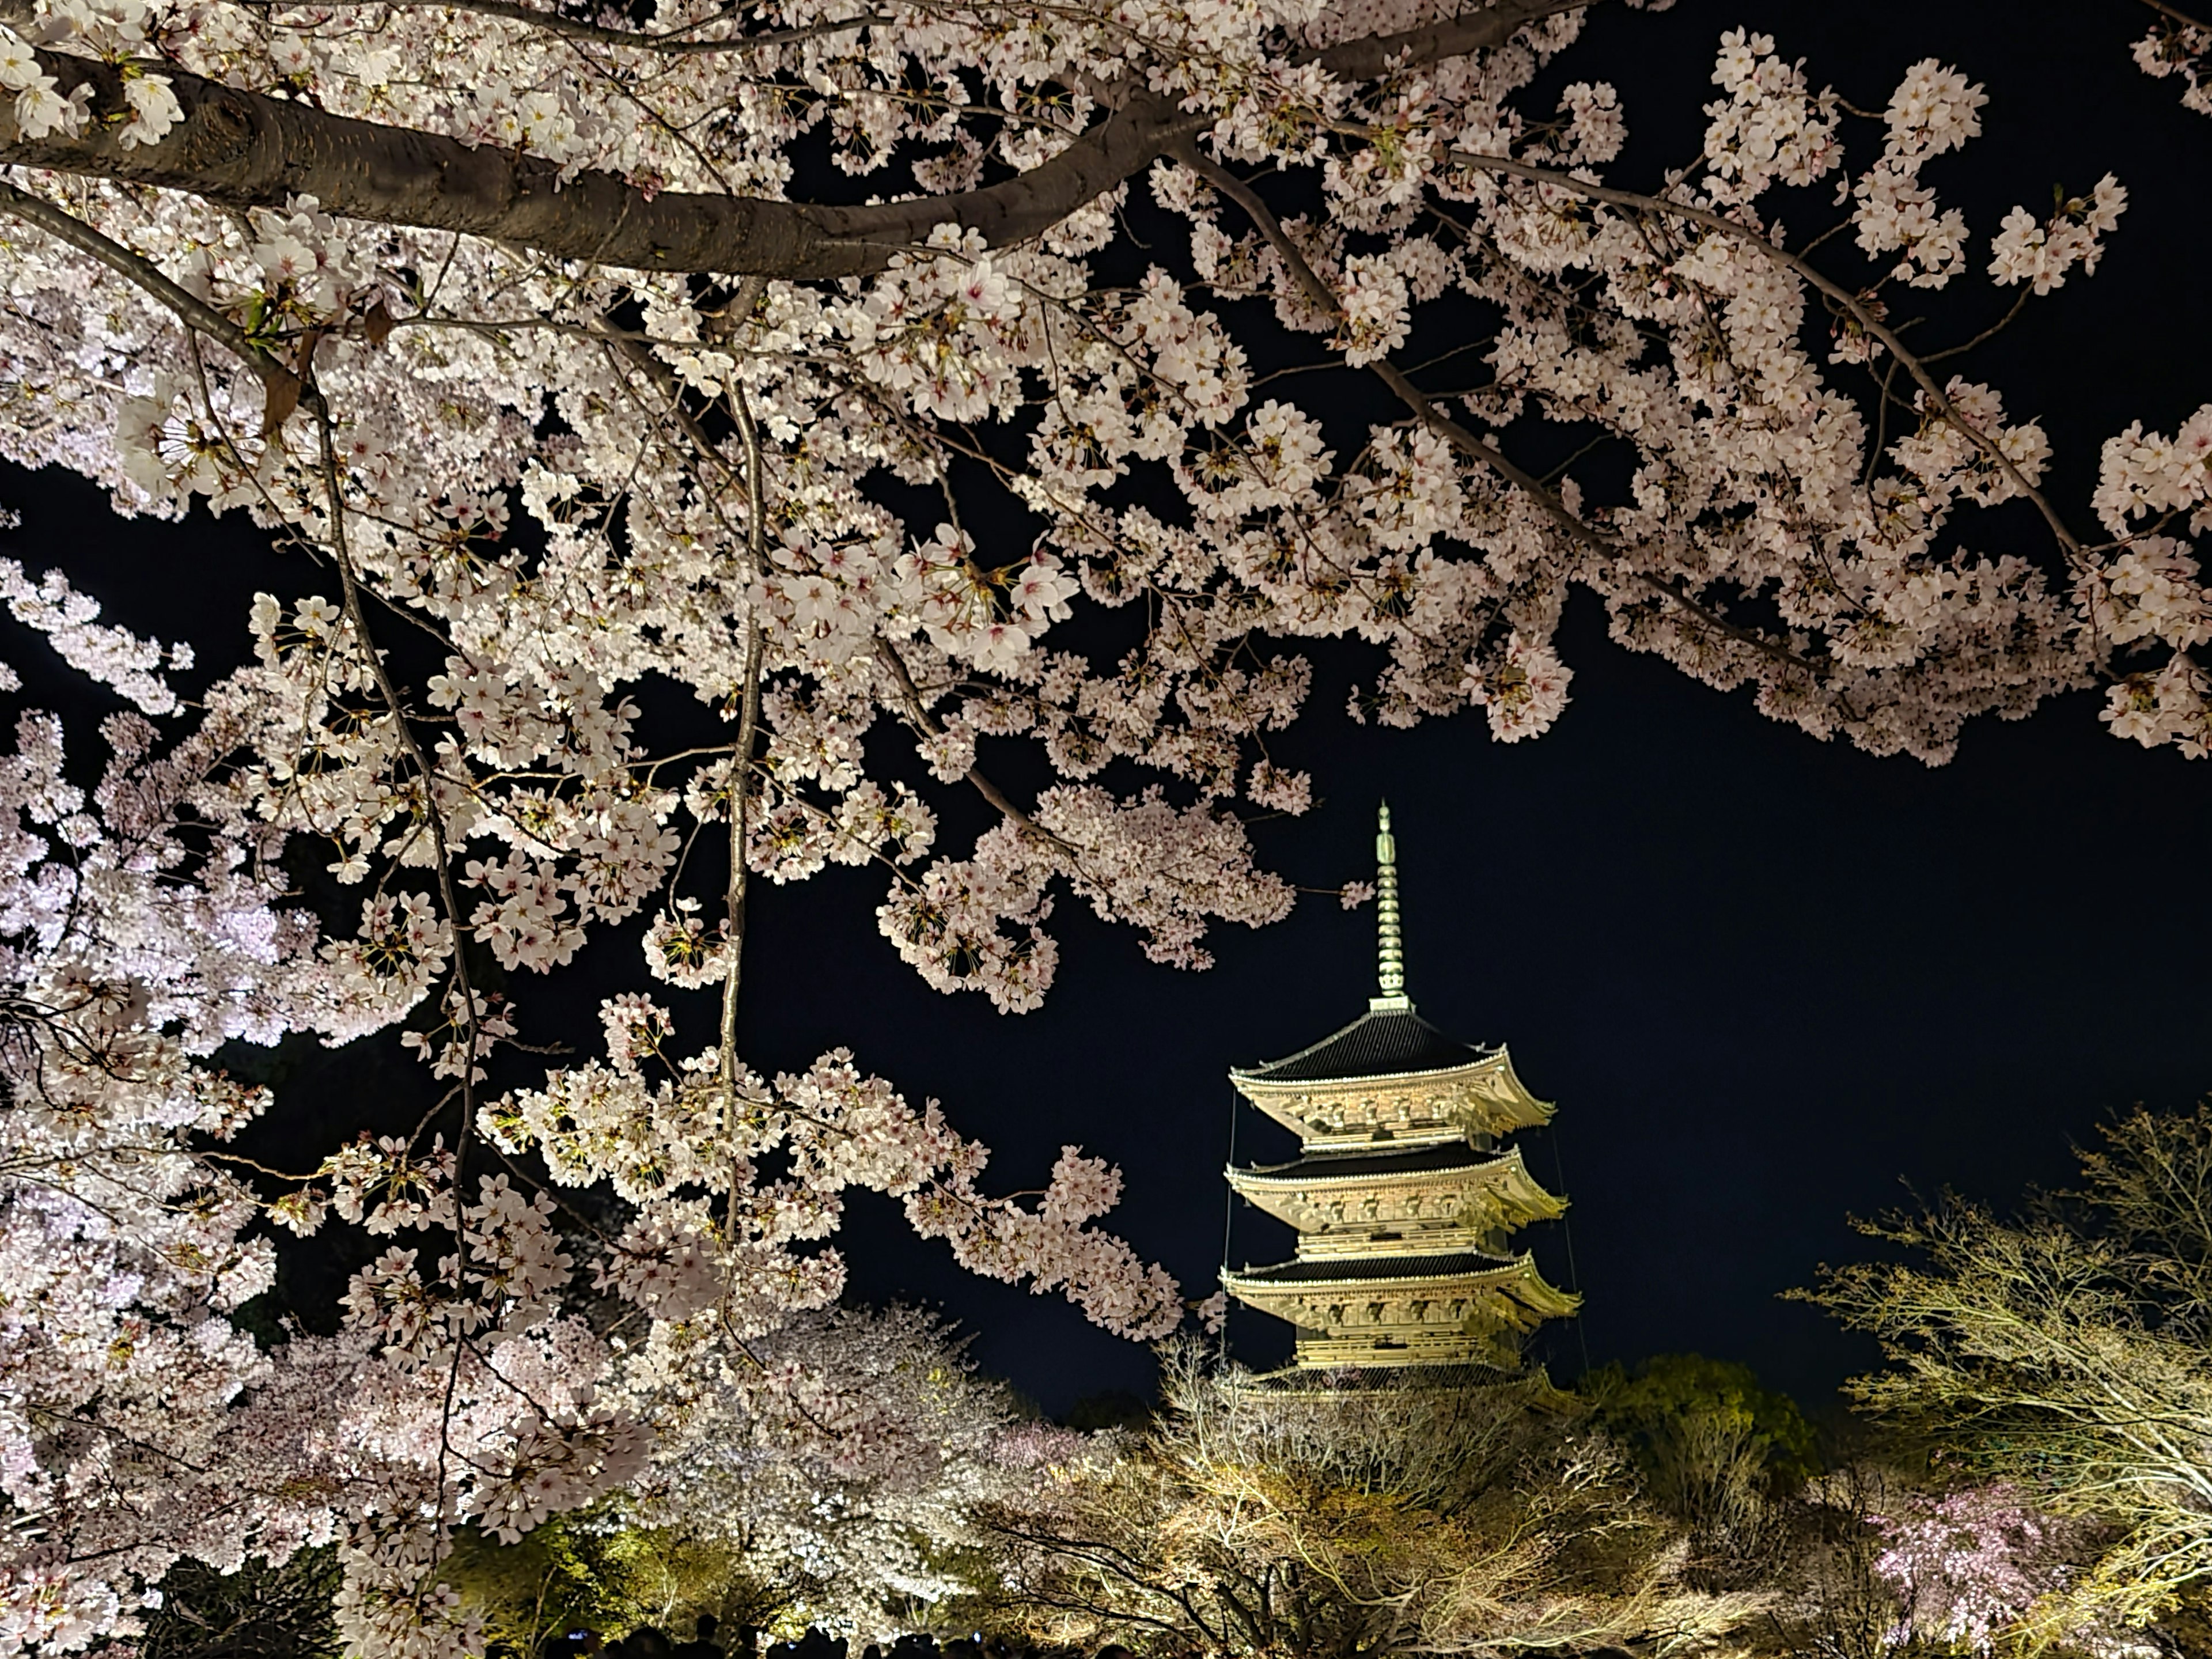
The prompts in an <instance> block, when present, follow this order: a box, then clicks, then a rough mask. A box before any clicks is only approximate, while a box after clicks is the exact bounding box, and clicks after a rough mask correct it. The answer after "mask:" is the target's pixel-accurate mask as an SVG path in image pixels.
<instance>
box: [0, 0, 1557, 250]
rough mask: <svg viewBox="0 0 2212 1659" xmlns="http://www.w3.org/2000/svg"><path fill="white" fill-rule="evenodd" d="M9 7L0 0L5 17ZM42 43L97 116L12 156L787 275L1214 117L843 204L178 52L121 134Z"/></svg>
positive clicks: (1492, 31)
mask: <svg viewBox="0 0 2212 1659" xmlns="http://www.w3.org/2000/svg"><path fill="white" fill-rule="evenodd" d="M1575 3H1576V0H1498V3H1497V4H1494V5H1492V6H1490V7H1488V8H1486V9H1481V10H1477V11H1470V12H1466V13H1462V14H1461V15H1458V16H1455V17H1452V18H1449V19H1447V20H1445V21H1443V22H1440V23H1436V24H1431V25H1430V26H1428V27H1424V28H1419V29H1413V30H1408V31H1407V32H1406V33H1401V34H1396V35H1384V36H1372V37H1369V38H1366V39H1363V40H1351V41H1346V42H1345V43H1343V44H1342V45H1340V46H1332V47H1329V48H1328V49H1327V50H1325V51H1322V52H1316V53H1313V54H1310V56H1311V58H1313V59H1314V60H1316V61H1318V62H1319V63H1320V64H1322V67H1323V68H1325V69H1327V70H1329V72H1330V73H1331V74H1333V75H1335V76H1338V77H1340V78H1342V79H1346V80H1361V79H1367V78H1371V77H1372V76H1376V75H1377V74H1379V73H1381V72H1382V70H1383V66H1384V64H1385V63H1386V61H1387V60H1389V58H1392V57H1394V56H1395V57H1401V58H1402V59H1403V61H1405V62H1406V63H1407V64H1432V63H1436V62H1439V61H1442V60H1443V59H1445V58H1456V57H1463V56H1465V55H1466V54H1468V52H1476V51H1480V50H1481V49H1482V48H1484V47H1486V46H1497V45H1499V44H1501V43H1502V42H1504V40H1507V39H1509V38H1510V36H1511V35H1512V34H1513V33H1514V32H1515V31H1516V29H1519V28H1520V27H1522V26H1523V25H1524V24H1526V23H1529V22H1532V21H1535V20H1536V19H1538V18H1541V17H1545V16H1548V15H1552V14H1553V13H1556V12H1561V11H1566V10H1571V9H1574V5H1575ZM7 9H8V8H6V7H4V6H0V16H4V15H6V12H7ZM38 56H39V60H40V64H41V65H42V66H43V67H44V68H45V70H46V72H47V73H48V74H50V75H52V76H53V77H54V79H55V81H56V82H57V86H58V91H59V92H60V94H62V96H64V97H68V96H69V95H70V94H71V93H72V92H73V91H74V90H75V89H76V88H77V87H79V86H84V87H87V88H89V89H90V92H91V108H92V118H91V119H89V120H88V121H86V122H85V123H84V128H83V131H82V132H80V133H78V134H76V135H74V136H72V135H70V134H67V133H63V132H52V133H49V134H47V135H46V137H43V138H38V139H31V138H27V137H24V135H23V133H22V131H21V127H20V125H18V123H17V121H16V119H15V109H14V100H12V99H0V163H5V164H12V165H15V166H19V167H44V168H49V169H51V170H52V171H54V172H57V173H73V174H78V175H82V176H86V177H90V178H97V179H115V180H117V181H118V182H122V183H128V184H134V185H153V186H155V187H158V188H161V189H164V190H174V191H183V192H185V194H188V195H191V196H197V197H203V198H204V199H206V200H208V201H210V202H216V203H220V204H222V205H224V206H226V207H234V208H253V207H260V208H272V209H278V210H281V209H283V207H284V206H285V204H286V203H287V202H288V201H289V199H290V198H291V197H295V196H313V197H315V198H316V199H317V200H318V201H319V202H320V203H321V204H322V206H323V209H324V210H325V212H329V213H335V214H337V215H340V216H343V217H346V218H350V219H361V220H366V221H368V222H372V223H376V224H387V225H407V226H412V227H414V228H417V229H423V230H449V231H459V232H461V233H463V234H467V235H471V236H483V237H488V238H490V239H493V240H498V241H504V242H511V243H515V244H519V245H520V246H525V247H528V248H532V249H534V250H536V251H537V252H541V253H544V254H548V255H550V256H552V257H554V258H562V259H577V260H585V261H589V262H592V263H594V264H606V265H616V266H622V267H626V268H629V269H634V270H665V271H711V272H716V273H720V274H723V275H727V276H775V277H782V278H786V279H788V280H794V281H796V280H805V279H819V278H827V277H836V276H865V275H867V274H869V273H871V272H873V271H877V270H882V269H883V268H884V266H885V265H886V264H889V263H890V259H891V257H892V256H893V255H894V254H895V253H897V252H900V251H902V249H907V248H911V247H913V246H916V245H917V244H920V243H922V242H924V241H926V240H927V239H928V235H929V233H930V232H931V230H932V229H933V228H935V227H937V226H938V225H940V224H946V223H950V224H953V225H956V226H957V227H958V228H960V229H962V230H963V231H968V230H975V231H980V232H981V234H982V235H983V238H984V240H985V241H986V242H987V244H988V245H990V246H994V247H1004V246H1010V245H1012V244H1014V243H1018V242H1022V241H1025V240H1029V239H1030V238H1031V237H1034V236H1036V235H1040V234H1042V233H1043V232H1045V231H1047V230H1048V229H1050V228H1052V227H1053V226H1054V225H1055V224H1057V223H1059V222H1060V221H1061V220H1062V219H1064V218H1066V216H1068V215H1069V214H1071V213H1073V212H1074V211H1075V210H1077V209H1079V208H1080V207H1082V206H1084V205H1085V204H1087V203H1090V202H1092V201H1095V200H1096V199H1097V197H1100V196H1102V195H1103V194H1104V193H1105V192H1106V191H1109V190H1111V189H1112V188H1113V187H1114V186H1115V185H1117V184H1119V183H1121V181H1122V180H1123V179H1128V178H1131V177H1133V176H1134V175H1135V174H1137V173H1141V172H1142V171H1143V170H1144V169H1145V168H1146V167H1149V166H1151V165H1152V162H1153V161H1157V160H1158V158H1159V157H1161V156H1162V155H1166V154H1168V153H1169V152H1170V151H1171V150H1173V149H1176V148H1177V147H1178V146H1179V145H1181V144H1182V143H1184V142H1185V141H1187V140H1188V138H1190V137H1193V136H1194V135H1195V134H1197V133H1200V132H1202V131H1205V130H1206V128H1207V127H1209V126H1211V125H1212V117H1211V116H1210V115H1206V114H1204V113H1199V114H1192V113H1188V112H1184V111H1182V110H1181V109H1180V108H1178V107H1177V104H1176V100H1175V99H1174V98H1173V97H1164V96H1160V95H1157V94H1152V93H1149V92H1139V93H1137V94H1135V95H1133V96H1132V97H1131V98H1129V100H1127V102H1126V103H1125V104H1123V105H1122V106H1121V107H1120V108H1118V109H1111V110H1109V111H1107V112H1105V113H1104V114H1103V115H1102V116H1101V118H1099V119H1098V121H1097V123H1096V124H1095V125H1092V126H1091V128H1090V130H1089V131H1086V132H1085V133H1084V134H1083V136H1082V137H1079V138H1078V139H1077V140H1076V141H1075V142H1074V143H1073V144H1071V145H1069V146H1068V147H1067V148H1066V149H1064V150H1062V151H1061V152H1060V154H1059V155H1055V156H1054V157H1053V158H1052V159H1051V160H1049V161H1045V162H1043V163H1042V164H1041V165H1040V166H1037V167H1032V168H1031V169H1030V170H1029V171H1028V172H1026V173H1021V174H1018V175H1017V176H1016V177H1014V178H1012V179H1005V180H1003V181H1001V182H1000V183H998V184H994V185H987V186H985V187H983V188H981V189H979V190H972V191H964V192H962V193H960V194H957V195H951V196H936V197H918V198H916V199H915V200H912V201H904V202H888V203H882V204H876V205H873V206H866V207H835V206H823V205H819V204H808V203H799V202H780V201H773V200H768V199H764V198H760V197H740V196H721V195H710V194H694V193H687V192H683V191H662V192H660V193H659V194H658V195H648V194H647V192H645V191H641V190H640V189H638V188H637V187H636V186H635V185H631V184H629V182H628V181H627V180H625V179H622V178H621V177H619V176H618V175H617V174H614V173H601V172H588V171H587V172H585V173H580V174H578V175H577V176H575V177H574V178H572V179H568V180H567V181H566V182H565V183H564V182H562V180H561V177H560V168H559V167H557V166H556V165H555V164H554V163H552V162H550V161H544V160H542V159H540V158H538V157H536V156H531V155H514V154H512V153H510V152H508V151H505V150H500V149H491V148H489V147H475V148H472V147H471V146H470V145H467V144H465V143H461V142H460V141H459V139H456V138H451V137H445V136H443V135H441V134H437V133H430V132H422V131H416V130H414V129H411V128H407V127H393V126H383V125H378V124H377V123H375V122H373V121H362V120H356V119H354V118H350V117H347V116H343V115H331V114H326V113H325V112H322V111H320V110H318V109H315V108H313V106H309V105H307V104H305V103H301V102H295V101H292V100H287V99H280V98H272V97H269V96H267V95H265V94H260V93H255V92H247V91H243V90H240V89H239V88H234V87H226V86H223V85H222V84H220V83H219V82H213V81H209V80H206V79H204V78H203V77H201V76H196V75H190V74H186V73H185V72H184V71H183V70H175V69H170V68H167V67H164V68H163V70H162V71H161V72H162V73H164V74H167V76H169V79H170V81H171V82H172V84H173V89H174V91H175V94H176V97H177V101H178V103H179V105H180V106H182V109H183V112H184V118H183V119H182V121H180V122H179V124H178V125H176V126H174V127H173V128H172V129H171V130H170V131H169V133H168V134H167V137H164V138H163V139H162V141H161V143H158V144H141V145H138V146H137V147H135V148H125V146H124V145H123V144H122V143H120V142H118V138H117V136H116V134H117V131H118V128H119V127H120V125H122V124H121V123H119V122H110V121H106V120H103V119H101V118H100V117H102V116H103V115H106V114H108V113H111V112H118V111H122V110H124V109H125V107H126V106H125V102H124V98H123V81H124V77H123V75H122V72H121V71H120V70H118V69H117V68H115V67H114V66H112V65H111V64H102V63H98V62H95V61H94V60H93V59H90V58H75V57H70V56H67V55H64V54H63V53H59V52H40V53H39V54H38Z"/></svg>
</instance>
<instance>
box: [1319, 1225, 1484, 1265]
mask: <svg viewBox="0 0 2212 1659" xmlns="http://www.w3.org/2000/svg"><path fill="white" fill-rule="evenodd" d="M1504 1248H1505V1239H1504V1235H1503V1234H1502V1233H1499V1232H1498V1231H1495V1230H1494V1229H1492V1228H1487V1227H1423V1226H1419V1225H1404V1226H1396V1227H1380V1228H1366V1227H1356V1228H1355V1227H1347V1228H1345V1229H1344V1230H1342V1231H1334V1230H1332V1231H1328V1232H1325V1233H1300V1234H1299V1235H1298V1241H1297V1259H1298V1260H1299V1261H1313V1260H1315V1259H1316V1257H1326V1258H1329V1259H1332V1260H1333V1259H1334V1258H1336V1257H1339V1256H1370V1255H1389V1256H1405V1257H1407V1258H1408V1259H1409V1260H1413V1261H1418V1260H1419V1258H1420V1257H1422V1256H1425V1255H1465V1254H1467V1253H1468V1252H1470V1251H1480V1252H1481V1253H1482V1254H1484V1255H1498V1253H1499V1252H1500V1251H1502V1250H1503V1249H1504Z"/></svg>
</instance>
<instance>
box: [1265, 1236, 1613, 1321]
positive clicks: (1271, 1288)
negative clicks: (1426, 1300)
mask: <svg viewBox="0 0 2212 1659" xmlns="http://www.w3.org/2000/svg"><path fill="white" fill-rule="evenodd" d="M1420 1260H1421V1259H1420V1257H1419V1256H1407V1258H1406V1266H1407V1272H1406V1273H1403V1274H1402V1275H1395V1276H1390V1277H1383V1276H1379V1275H1378V1276H1376V1277H1373V1278H1366V1277H1358V1278H1355V1277H1349V1276H1347V1277H1346V1278H1343V1279H1326V1278H1313V1279H1287V1280H1285V1279H1262V1278H1255V1277H1253V1276H1250V1275H1249V1273H1231V1272H1230V1271H1229V1270H1228V1269H1227V1268H1223V1269H1222V1272H1221V1288H1222V1289H1223V1290H1225V1291H1228V1292H1229V1294H1230V1295H1231V1296H1233V1297H1236V1298H1237V1300H1238V1301H1240V1302H1247V1303H1249V1304H1252V1305H1253V1306H1255V1307H1259V1306H1261V1298H1263V1297H1264V1298H1268V1299H1273V1300H1279V1299H1282V1298H1285V1297H1313V1296H1316V1295H1319V1294H1322V1293H1325V1292H1328V1291H1342V1292H1344V1293H1345V1294H1346V1295H1347V1296H1358V1295H1362V1294H1365V1295H1368V1296H1372V1295H1373V1294H1374V1293H1375V1292H1376V1291H1401V1292H1403V1291H1414V1290H1424V1289H1426V1290H1431V1291H1437V1292H1438V1293H1442V1292H1443V1291H1444V1289H1445V1288H1446V1287H1450V1288H1453V1289H1457V1288H1461V1287H1464V1288H1465V1289H1467V1290H1469V1291H1505V1292H1506V1293H1507V1294H1508V1295H1510V1296H1511V1297H1512V1298H1513V1299H1514V1300H1515V1301H1516V1302H1518V1303H1519V1304H1521V1305H1522V1307H1524V1308H1526V1309H1528V1311H1529V1312H1531V1313H1533V1314H1536V1315H1539V1316H1541V1317H1543V1318H1546V1319H1563V1318H1565V1316H1567V1315H1569V1314H1571V1313H1573V1312H1574V1311H1575V1310H1577V1309H1578V1308H1579V1307H1581V1306H1582V1303H1583V1299H1582V1297H1579V1296H1577V1295H1575V1294H1573V1293H1572V1292H1571V1291H1563V1290H1560V1289H1559V1288H1558V1287H1557V1286H1556V1285H1552V1284H1550V1283H1548V1282H1547V1280H1546V1279H1545V1278H1544V1275H1543V1274H1542V1273H1539V1272H1538V1271H1537V1270H1536V1259H1535V1257H1534V1255H1530V1254H1528V1252H1527V1251H1523V1252H1522V1254H1521V1255H1517V1256H1516V1257H1514V1258H1513V1259H1512V1260H1511V1261H1501V1262H1500V1263H1498V1266H1497V1267H1490V1268H1486V1269H1483V1270H1482V1271H1480V1272H1477V1273H1465V1272H1462V1273H1423V1272H1421V1271H1420ZM1263 1271H1264V1270H1263Z"/></svg>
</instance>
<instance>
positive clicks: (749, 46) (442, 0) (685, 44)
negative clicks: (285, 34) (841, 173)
mask: <svg viewBox="0 0 2212 1659" xmlns="http://www.w3.org/2000/svg"><path fill="white" fill-rule="evenodd" d="M243 3H244V4H246V6H248V7H249V8H250V9H253V10H256V11H280V10H283V11H289V10H297V9H299V8H298V7H297V5H296V4H295V3H294V0H243ZM375 3H378V4H380V5H383V6H386V7H388V8H390V9H392V10H394V11H400V10H407V11H416V10H427V11H459V12H473V13H475V14H477V15H480V16H484V17H503V18H506V19H507V20H509V21H513V22H518V23H527V24H529V25H530V26H531V27H532V28H535V29H542V30H544V32H545V33H548V34H559V35H565V36H567V37H568V39H570V40H589V41H592V42H593V43H594V44H596V45H599V46H622V47H625V48H627V49H629V50H633V51H637V52H666V53H671V54H688V53H694V52H753V51H758V50H762V49H764V48H766V47H769V46H802V45H804V44H805V42H807V41H809V40H822V39H823V38H825V37H827V36H829V35H833V34H847V33H851V32H852V31H854V30H855V29H864V28H869V27H881V26H883V25H885V24H889V23H893V22H896V21H897V19H896V18H895V17H893V16H891V15H890V14H889V13H884V12H864V13H862V14H861V15H860V16H858V17H842V18H836V19H831V20H829V21H823V22H819V23H809V24H807V25H806V26H805V27H803V28H795V29H775V30H771V31H770V32H769V33H765V34H746V35H732V36H730V37H728V38H726V39H723V40H688V39H686V38H684V37H685V36H686V35H687V34H688V33H690V31H692V30H695V29H702V28H706V27H709V26H711V25H713V24H715V23H720V22H732V21H742V20H743V14H742V11H741V10H740V9H738V8H737V7H734V6H732V7H726V8H725V9H723V10H722V11H720V12H719V13H717V14H716V15H714V16H712V17H702V18H701V19H700V20H699V21H697V22H696V23H688V24H686V25H684V28H682V29H671V30H670V31H669V32H668V33H665V34H650V33H639V32H638V31H636V30H634V29H617V28H609V27H606V26H605V25H604V24H600V23H586V22H584V21H580V19H577V18H574V17H564V16H562V15H561V14H560V13H558V12H552V11H541V10H540V9H538V8H537V7H535V6H524V5H517V4H514V3H513V0H375Z"/></svg>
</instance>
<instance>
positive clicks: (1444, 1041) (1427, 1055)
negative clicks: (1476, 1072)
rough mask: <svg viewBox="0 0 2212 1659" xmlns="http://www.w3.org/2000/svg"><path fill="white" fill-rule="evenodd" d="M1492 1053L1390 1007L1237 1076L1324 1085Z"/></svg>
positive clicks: (1438, 1067)
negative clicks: (1445, 1033)
mask: <svg viewBox="0 0 2212 1659" xmlns="http://www.w3.org/2000/svg"><path fill="white" fill-rule="evenodd" d="M1496 1052H1497V1050H1495V1049H1493V1048H1476V1047H1475V1046H1474V1045H1473V1044H1471V1043H1466V1042H1456V1041H1455V1040H1454V1039H1452V1038H1450V1037H1448V1036H1445V1035H1444V1034H1443V1032H1442V1031H1439V1030H1437V1028H1436V1027H1435V1026H1433V1025H1431V1024H1429V1022H1428V1021H1426V1020H1425V1019H1423V1018H1421V1017H1420V1016H1419V1015H1418V1014H1416V1013H1414V1012H1413V1010H1411V1009H1410V1008H1393V1009H1385V1010H1380V1011H1373V1012H1368V1013H1364V1014H1362V1015H1361V1016H1360V1017H1359V1018H1358V1019H1355V1020H1353V1021H1352V1024H1349V1025H1347V1026H1346V1027H1345V1028H1344V1029H1343V1030H1340V1031H1338V1032H1336V1033H1334V1035H1332V1036H1326V1037H1323V1038H1322V1040H1321V1041H1320V1042H1316V1043H1315V1044H1314V1045H1313V1046H1312V1047H1311V1048H1301V1049H1299V1050H1298V1052H1297V1053H1296V1054H1291V1055H1289V1056H1287V1057H1286V1058H1285V1059H1282V1060H1269V1061H1267V1063H1266V1064H1265V1065H1262V1066H1251V1067H1249V1069H1246V1070H1243V1071H1240V1072H1238V1073H1237V1076H1238V1077H1243V1078H1250V1079H1254V1080H1255V1081H1258V1082H1263V1083H1325V1082H1334V1081H1336V1080H1339V1079H1351V1078H1363V1077H1390V1076H1396V1075H1401V1074H1404V1073H1419V1072H1449V1071H1451V1070H1453V1069H1455V1068H1456V1067H1458V1066H1466V1065H1468V1064H1470V1063H1472V1062H1473V1061H1474V1060H1480V1059H1482V1058H1484V1057H1485V1056H1486V1055H1488V1054H1495V1053H1496Z"/></svg>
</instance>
